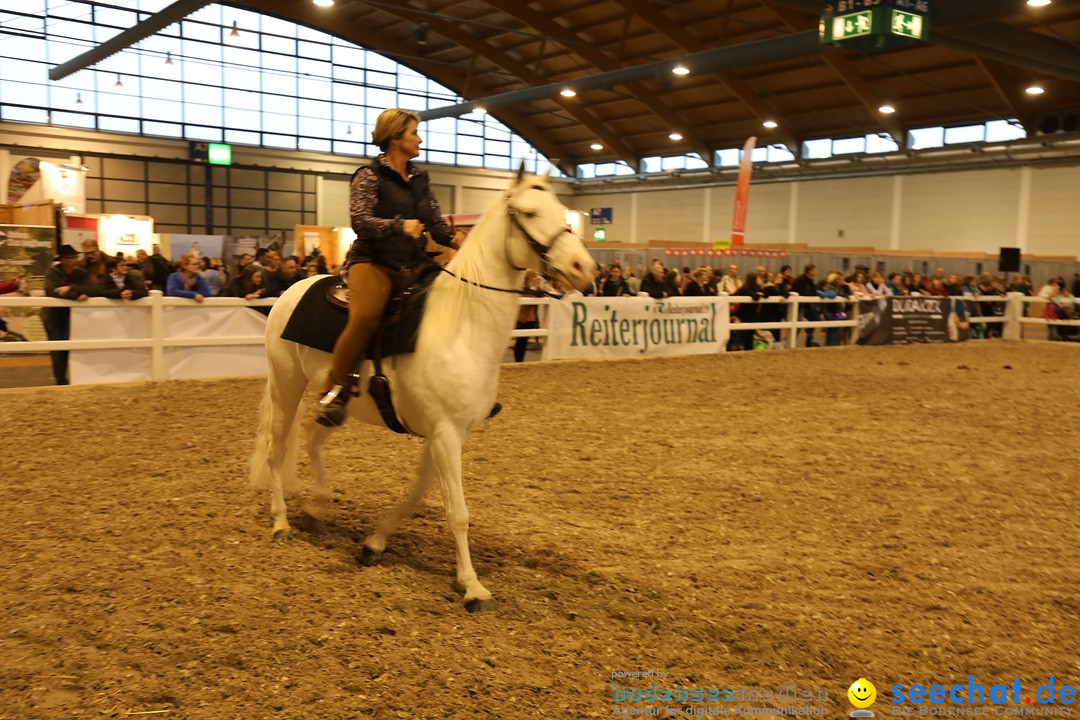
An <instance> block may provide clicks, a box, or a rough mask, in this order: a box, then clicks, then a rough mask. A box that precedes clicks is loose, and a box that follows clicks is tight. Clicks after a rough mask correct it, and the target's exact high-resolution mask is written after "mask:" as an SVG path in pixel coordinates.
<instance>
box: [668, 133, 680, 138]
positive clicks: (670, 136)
mask: <svg viewBox="0 0 1080 720" xmlns="http://www.w3.org/2000/svg"><path fill="white" fill-rule="evenodd" d="M668 137H669V138H671V139H672V140H682V133H678V132H673V133H671V134H670V135H668Z"/></svg>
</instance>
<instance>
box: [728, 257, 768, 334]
mask: <svg viewBox="0 0 1080 720" xmlns="http://www.w3.org/2000/svg"><path fill="white" fill-rule="evenodd" d="M733 295H734V296H737V297H740V298H742V297H746V298H747V302H743V301H742V300H740V301H739V304H738V307H737V308H736V309H735V312H734V317H733V318H732V320H733V321H734V322H735V323H736V325H738V324H742V323H755V322H757V321H758V302H757V301H758V300H760V299H761V297H762V292H761V286H760V285H758V276H757V273H756V272H752V273H747V274H746V281H745V282H743V284H742V285H740V286H739V288H738V289H737V290H736V291H735V292H734V293H733ZM736 325H733V326H732V330H731V340H730V341H729V342H728V350H753V349H754V332H755V331H754V330H736V329H735V327H736Z"/></svg>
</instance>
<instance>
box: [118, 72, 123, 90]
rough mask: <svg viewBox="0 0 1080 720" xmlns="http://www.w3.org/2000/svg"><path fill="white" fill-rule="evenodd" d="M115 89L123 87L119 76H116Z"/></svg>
mask: <svg viewBox="0 0 1080 720" xmlns="http://www.w3.org/2000/svg"><path fill="white" fill-rule="evenodd" d="M116 87H124V81H123V80H121V79H120V74H119V73H117V74H116Z"/></svg>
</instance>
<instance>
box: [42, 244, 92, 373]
mask: <svg viewBox="0 0 1080 720" xmlns="http://www.w3.org/2000/svg"><path fill="white" fill-rule="evenodd" d="M55 260H56V261H57V263H56V264H55V265H52V266H50V267H49V269H48V270H46V271H45V296H46V297H51V298H59V299H61V300H75V301H77V302H84V301H85V300H87V299H89V298H91V297H93V296H95V295H97V288H95V287H94V285H93V284H92V283H91V282H90V276H89V275H88V274H87V272H86V269H85V268H82V267H80V266H79V251H78V250H76V249H75V248H73V247H71V246H70V245H61V246H60V252H59V253H58V254H57V256H56V258H55ZM41 322H42V324H43V325H44V326H45V334H46V336H48V338H49V339H50V340H70V339H71V308H67V307H46V308H42V309H41ZM49 355H50V356H51V358H52V367H53V377H54V378H55V379H56V384H57V385H67V384H68V369H67V368H68V351H67V350H53V351H50V352H49Z"/></svg>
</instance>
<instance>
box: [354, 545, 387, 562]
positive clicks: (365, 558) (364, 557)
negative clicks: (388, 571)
mask: <svg viewBox="0 0 1080 720" xmlns="http://www.w3.org/2000/svg"><path fill="white" fill-rule="evenodd" d="M382 555H383V554H382V553H381V552H375V551H374V550H372V549H371V548H369V547H366V546H365V547H364V549H363V550H361V551H360V564H361V565H365V566H367V567H375V566H376V565H379V564H381V563H382Z"/></svg>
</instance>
